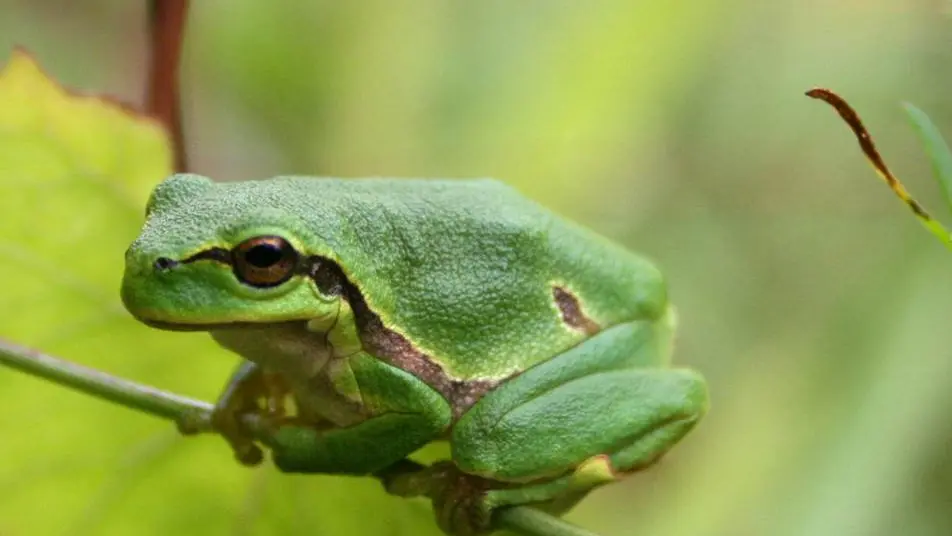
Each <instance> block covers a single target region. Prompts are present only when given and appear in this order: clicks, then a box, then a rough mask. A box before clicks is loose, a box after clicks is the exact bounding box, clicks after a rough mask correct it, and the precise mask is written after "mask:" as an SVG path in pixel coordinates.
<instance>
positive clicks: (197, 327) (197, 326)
mask: <svg viewBox="0 0 952 536" xmlns="http://www.w3.org/2000/svg"><path fill="white" fill-rule="evenodd" d="M137 320H139V322H142V323H143V324H145V325H147V326H149V327H150V328H155V329H161V330H163V331H220V330H228V329H264V328H269V327H273V326H279V325H284V324H298V323H305V322H307V321H306V320H284V321H281V322H245V321H242V322H206V323H201V322H195V323H182V322H166V321H164V320H150V319H147V318H137Z"/></svg>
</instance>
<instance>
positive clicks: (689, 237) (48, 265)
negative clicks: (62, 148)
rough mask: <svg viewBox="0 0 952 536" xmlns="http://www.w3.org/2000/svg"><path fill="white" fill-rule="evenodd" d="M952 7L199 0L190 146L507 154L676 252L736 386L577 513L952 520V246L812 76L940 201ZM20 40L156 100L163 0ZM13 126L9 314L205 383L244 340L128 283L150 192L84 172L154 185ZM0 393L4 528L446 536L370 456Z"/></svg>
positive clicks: (152, 369)
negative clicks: (939, 137)
mask: <svg viewBox="0 0 952 536" xmlns="http://www.w3.org/2000/svg"><path fill="white" fill-rule="evenodd" d="M947 12H948V6H947V4H946V3H945V2H940V1H938V0H908V1H897V0H863V1H858V0H850V1H842V2H828V1H823V0H805V1H802V2H777V1H767V2H761V1H756V0H722V1H719V2H718V1H713V0H683V1H680V2H665V1H662V0H638V1H633V0H588V1H584V2H583V1H581V0H533V1H528V2H507V1H504V0H486V1H481V2H438V1H435V0H402V1H400V2H397V3H394V2H391V1H388V0H368V1H364V2H342V1H331V0H321V1H314V2H308V3H304V2H298V3H278V2H252V1H249V0H243V1H238V0H228V1H226V0H204V1H202V2H195V3H194V6H193V9H192V14H191V19H190V22H189V27H188V38H187V43H186V51H185V52H186V56H185V63H184V65H183V78H184V80H183V86H184V94H185V112H186V131H187V143H188V148H189V153H190V157H191V160H192V162H193V164H194V168H195V171H198V172H202V173H206V174H209V175H211V176H213V177H216V178H218V179H221V180H231V179H245V178H257V177H265V176H269V175H274V174H279V173H292V172H293V173H309V174H322V175H337V176H368V175H395V176H428V177H429V176H432V177H457V176H494V177H497V178H501V179H504V180H506V181H508V182H510V183H512V184H513V185H515V186H516V187H518V188H519V189H521V190H522V191H524V192H525V193H526V194H527V195H529V196H531V197H533V198H535V199H538V200H539V201H541V202H543V203H545V204H547V205H549V206H551V207H552V208H554V209H556V210H557V211H559V212H561V213H562V214H565V215H566V216H568V217H571V218H574V219H578V220H580V221H582V222H584V223H586V224H587V225H589V226H591V227H593V228H595V229H597V230H599V231H601V232H603V233H604V234H606V235H608V236H610V237H612V238H615V239H617V240H619V241H622V242H624V243H626V244H628V245H630V246H631V247H632V248H635V249H637V250H639V251H643V252H645V253H647V254H648V255H650V256H652V257H653V258H655V259H656V260H657V261H658V262H659V263H660V264H661V265H662V266H663V267H664V269H665V271H666V273H667V274H668V276H669V279H670V283H671V289H672V291H671V292H672V296H673V299H674V300H675V302H676V303H677V304H678V306H679V310H680V313H681V324H682V329H681V332H680V333H681V335H680V338H679V344H678V351H677V357H676V358H677V360H678V361H679V362H680V363H682V364H686V365H690V366H693V367H696V368H698V369H700V370H702V371H703V372H704V373H705V374H706V375H707V376H708V377H709V379H710V382H711V390H712V399H713V409H712V412H711V413H710V415H709V417H708V418H707V419H706V420H705V421H704V422H703V424H702V425H701V426H700V427H699V428H698V429H697V431H696V432H694V433H693V434H692V435H690V436H689V437H688V438H687V439H686V440H685V441H684V442H683V443H682V444H681V445H680V446H678V447H677V448H676V449H675V450H674V451H673V452H672V453H671V454H670V456H669V457H668V458H667V459H666V460H665V462H664V463H662V464H661V465H660V466H658V467H656V468H654V469H652V470H651V471H648V472H646V473H645V474H642V475H639V476H637V477H635V478H631V479H629V480H628V481H626V482H624V483H622V484H618V485H614V486H611V487H608V488H605V489H604V490H601V491H599V492H597V493H595V494H593V495H592V496H591V497H590V498H589V499H587V500H586V501H585V502H584V503H582V504H581V505H580V506H579V507H578V508H577V509H576V510H575V511H573V512H572V513H571V514H570V515H569V519H571V520H573V521H575V522H578V523H580V524H583V525H585V526H586V527H589V528H591V529H593V530H597V531H600V532H602V533H604V534H606V535H622V534H631V535H633V536H639V535H652V536H681V535H684V536H688V535H690V536H702V535H732V536H736V535H766V534H769V535H771V536H778V535H810V536H822V535H830V536H850V535H856V536H859V535H863V536H867V535H874V536H875V535H884V536H885V535H893V534H903V535H945V534H950V533H952V519H950V517H949V515H948V512H949V508H950V506H952V453H950V451H949V449H948V448H947V445H949V444H952V419H950V418H949V416H948V415H949V413H948V410H949V408H950V407H952V388H950V387H952V348H950V344H949V342H950V339H949V336H948V318H949V314H948V311H950V310H952V269H950V266H952V259H950V258H949V256H948V252H947V251H945V250H943V248H942V247H941V245H940V244H938V243H937V242H936V241H934V240H933V239H932V237H930V236H928V234H927V233H925V232H923V231H922V230H921V229H920V228H919V226H918V224H917V223H916V222H915V221H914V220H913V218H912V217H911V216H910V215H909V214H908V213H907V211H906V210H905V208H904V207H902V205H901V204H899V203H898V202H897V201H896V200H895V199H893V198H892V196H891V194H890V193H889V192H888V190H887V189H886V188H885V187H884V186H883V185H882V184H879V183H878V182H877V179H875V177H874V175H873V174H872V172H871V171H870V170H869V169H868V167H867V164H866V163H865V161H864V160H863V157H862V156H861V155H860V153H859V151H858V150H857V148H856V146H855V141H854V140H853V138H852V135H851V134H850V133H849V132H848V131H847V130H846V128H845V127H844V126H843V125H842V123H841V122H840V121H839V119H838V118H836V117H835V116H834V114H832V112H831V111H830V110H829V109H827V108H826V107H825V106H824V105H822V104H818V103H816V102H814V101H810V100H809V99H807V98H805V97H803V91H804V90H806V89H808V88H809V87H812V86H814V85H824V86H827V87H832V88H834V89H836V90H837V91H838V92H840V93H841V94H842V95H844V96H845V97H846V98H847V99H848V100H850V102H851V103H852V104H853V105H854V106H856V107H857V108H858V109H859V111H860V113H861V114H862V116H863V118H864V120H865V121H866V123H867V126H869V128H870V129H871V131H872V132H873V135H874V136H875V137H876V138H877V141H878V142H879V145H880V147H881V149H882V150H883V153H884V154H885V156H886V158H887V160H888V161H889V162H890V164H891V165H892V167H893V168H894V170H896V171H897V173H898V174H899V175H900V176H901V177H902V178H903V179H904V181H905V182H906V183H907V185H908V186H909V187H910V189H911V190H912V191H913V192H914V193H915V194H916V195H917V196H918V197H919V198H921V199H922V200H923V201H924V202H925V204H926V205H928V206H931V207H933V210H934V211H935V212H936V213H938V214H939V215H940V216H945V215H946V214H945V213H943V212H942V211H941V210H940V209H941V207H942V204H941V201H939V199H940V195H939V189H938V187H937V186H936V185H935V183H934V182H933V181H932V180H931V178H930V177H929V167H928V161H927V159H926V158H925V156H924V154H923V153H922V151H921V148H920V147H919V146H918V143H917V140H916V138H915V136H914V135H913V134H912V130H911V129H910V128H909V126H908V124H907V123H906V120H905V118H904V116H903V114H902V112H901V110H900V108H899V106H898V103H899V101H901V100H910V101H912V102H915V103H916V104H917V105H918V106H920V107H921V108H922V109H924V110H925V111H927V112H928V113H929V115H930V116H931V117H932V119H933V120H934V121H935V122H936V124H937V125H938V126H939V127H940V128H941V129H942V130H943V131H945V132H946V134H947V135H950V134H949V133H952V101H950V99H949V97H948V96H949V88H950V83H952V70H950V69H949V68H948V67H949V65H950V59H952V48H950V47H949V44H950V39H952V28H950V24H952V19H950V17H948V16H947V15H948V13H947ZM14 45H23V46H25V47H27V48H29V49H30V50H31V51H32V52H33V53H34V54H35V56H36V57H37V58H38V60H39V61H40V62H41V64H42V65H43V66H44V68H45V69H46V70H47V72H49V73H51V74H52V75H53V76H55V77H56V78H57V79H58V80H60V81H61V82H63V83H64V84H66V85H67V86H68V87H71V88H75V89H77V90H80V91H85V92H101V91H105V92H107V93H111V94H114V95H116V96H118V97H120V98H122V99H124V100H127V101H130V102H133V103H137V102H140V101H141V95H142V87H143V79H144V72H145V58H146V57H147V56H146V55H147V50H146V41H145V7H144V2H129V1H128V0H108V1H107V0H87V1H84V2H82V3H79V2H68V1H65V0H55V1H54V0H44V1H27V0H4V1H3V2H0V54H2V55H4V56H5V55H6V52H4V51H8V50H11V49H12V47H13V46H14ZM4 61H5V60H4ZM7 105H8V103H4V102H0V109H2V108H3V107H4V106H7ZM11 139H12V136H11V134H10V132H9V131H8V130H0V155H2V154H6V155H7V157H6V158H9V157H10V155H14V156H18V157H19V158H20V160H19V161H18V162H19V164H18V165H13V164H11V163H10V162H11V161H10V160H4V159H3V158H0V233H2V234H0V263H2V266H0V279H2V281H3V287H2V288H3V292H2V297H0V336H3V337H5V338H10V339H14V340H16V341H18V342H20V343H23V344H28V345H32V346H35V347H38V348H42V349H44V350H46V351H48V352H50V353H54V354H56V355H60V356H63V357H66V358H69V359H73V360H76V361H79V362H82V363H85V364H89V365H93V366H97V367H101V368H104V369H107V370H109V371H111V372H114V373H117V374H120V375H124V376H128V377H131V378H133V379H137V380H140V381H145V382H148V383H151V384H154V385H157V386H159V387H162V388H167V389H172V390H175V391H177V392H182V393H184V394H187V395H191V396H195V397H201V398H205V399H212V398H214V397H215V396H216V394H217V391H218V389H219V388H220V387H221V385H222V383H223V382H224V380H225V378H226V376H227V374H228V371H229V370H230V368H231V366H232V364H233V362H234V359H233V358H232V357H231V356H229V355H227V354H226V353H225V352H224V351H222V350H220V349H217V348H216V347H215V346H214V345H213V344H212V343H211V342H210V341H209V340H208V339H207V337H204V336H202V335H200V334H169V333H158V332H154V331H151V330H149V329H148V328H145V327H142V326H139V325H137V324H135V323H134V322H133V321H131V320H130V319H128V318H127V317H126V316H125V315H124V314H123V312H122V310H121V307H120V305H119V302H118V296H117V294H116V292H115V289H116V287H117V285H118V279H119V275H120V273H121V269H122V266H121V263H122V252H123V250H122V248H123V247H124V246H123V245H122V244H124V243H125V242H126V241H128V240H129V239H131V237H132V236H134V235H135V232H136V230H137V226H138V225H139V223H140V218H141V212H140V209H139V208H137V207H139V206H141V204H142V203H143V202H144V196H145V193H144V192H145V191H146V190H147V188H146V187H145V185H142V186H143V187H142V188H138V187H137V188H133V189H129V190H127V193H128V194H129V195H128V197H124V196H115V195H114V196H112V197H108V196H103V195H100V196H98V197H96V196H90V193H89V189H90V188H94V187H95V188H105V189H107V190H108V189H111V188H115V183H112V182H108V181H113V180H117V181H124V180H131V179H130V177H129V176H128V175H126V174H124V173H123V169H122V168H115V169H114V170H113V171H115V173H113V174H112V175H104V176H100V177H99V178H101V179H102V181H103V182H98V183H95V186H93V182H95V181H92V182H88V183H87V182H76V181H79V180H80V179H79V178H77V177H83V176H84V175H82V174H78V175H76V176H75V177H73V179H76V181H72V179H71V181H72V182H70V181H66V182H63V181H60V182H57V180H56V179H58V178H60V177H57V176H52V175H49V174H48V175H42V174H41V173H39V172H37V171H36V169H40V170H49V169H50V167H49V165H48V164H49V161H48V160H45V159H43V158H44V157H43V155H42V154H40V153H38V156H37V158H36V161H35V162H34V163H35V164H36V168H30V167H29V166H24V165H23V163H24V162H25V161H26V160H27V159H25V158H23V155H24V154H25V153H22V152H19V151H12V150H10V147H11V145H10V143H11V142H10V140H11ZM47 149H48V148H47ZM115 149H116V150H117V151H118V150H119V148H115ZM160 167H161V166H159V168H160ZM157 169H158V168H157ZM31 170H32V171H31ZM159 178H160V177H155V180H156V181H157V180H159ZM83 184H86V186H82V185H83ZM123 184H124V183H123ZM112 193H113V194H114V193H116V192H115V190H112ZM107 197H108V200H109V201H108V202H106V201H104V199H106V198H107ZM97 200H98V201H97ZM97 203H99V204H97ZM24 229H28V230H29V232H30V233H32V234H31V235H30V237H31V238H29V240H27V239H24V238H23V235H22V233H23V232H24ZM97 233H101V234H97ZM14 234H16V236H14ZM44 248H45V249H44ZM36 251H45V252H47V253H45V254H43V255H40V254H37V253H36ZM0 404H2V410H0V460H2V461H0V535H2V536H17V535H27V534H29V535H34V534H130V533H142V534H165V533H177V534H210V535H212V534H288V533H308V534H435V531H434V529H433V528H432V523H431V520H430V517H429V516H430V514H429V511H428V509H427V507H426V505H425V504H423V503H417V502H410V501H401V500H398V499H392V498H389V497H386V496H385V495H384V494H383V492H382V491H381V490H380V488H379V486H378V485H377V484H376V483H374V482H372V481H369V480H358V479H345V478H325V477H312V478H303V477H288V476H282V475H279V474H277V473H276V472H274V471H272V470H270V469H261V470H257V471H249V470H246V469H242V468H239V467H237V466H236V465H235V464H234V463H233V462H232V460H231V458H230V456H229V454H228V451H227V449H226V448H225V446H224V444H223V443H222V442H221V441H219V440H215V439H214V438H202V439H191V440H183V439H178V438H176V436H175V434H174V432H173V431H172V430H171V429H170V427H169V425H167V424H166V423H162V422H156V421H154V420H151V419H149V418H146V417H142V416H140V415H137V414H133V413H131V412H129V411H128V410H124V409H121V408H117V407H112V406H110V405H108V404H104V403H101V402H98V401H95V400H90V399H88V398H86V397H83V396H81V395H77V394H74V393H71V392H67V391H65V390H64V389H62V388H59V387H56V386H53V385H48V384H45V383H43V382H40V381H37V380H35V379H32V378H27V377H24V376H21V375H19V374H17V373H14V372H11V371H5V370H0Z"/></svg>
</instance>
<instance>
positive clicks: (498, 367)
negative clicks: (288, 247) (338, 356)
mask: <svg viewBox="0 0 952 536" xmlns="http://www.w3.org/2000/svg"><path fill="white" fill-rule="evenodd" d="M192 194H197V195H192ZM150 205H151V206H152V214H151V217H150V218H149V220H148V222H147V224H146V226H145V228H144V229H143V231H142V234H141V236H139V238H138V239H137V240H136V241H135V243H133V245H132V247H131V248H130V250H129V253H128V256H127V266H128V268H129V270H130V271H131V272H133V273H136V272H138V271H139V270H142V271H143V272H144V275H145V277H141V278H139V279H137V283H136V285H135V287H134V288H133V287H132V286H131V285H128V284H127V285H126V287H125V288H126V289H128V290H129V292H135V293H136V295H135V296H132V297H131V299H132V300H134V301H135V303H136V304H138V311H139V312H140V313H141V314H143V315H145V316H148V317H150V318H153V319H159V320H162V319H166V320H169V321H171V322H180V323H182V322H229V321H238V320H245V321H250V322H258V321H263V320H280V319H294V318H302V317H304V318H306V317H308V313H309V312H310V311H312V308H310V307H309V304H308V303H306V302H307V300H306V299H304V298H303V297H301V296H298V294H297V293H296V291H295V292H292V295H293V296H292V297H293V299H282V300H278V301H266V300H263V299H260V298H258V299H249V297H250V296H251V295H255V296H258V295H261V296H264V294H261V293H249V292H244V291H245V290H246V289H242V288H240V287H236V286H235V285H230V284H229V283H228V282H219V281H211V282H209V281H207V280H206V278H189V279H187V280H186V279H184V278H177V279H175V280H174V281H173V280H171V278H164V279H161V278H150V277H149V271H150V270H151V266H152V263H153V262H154V261H155V259H156V258H157V257H159V256H166V257H171V258H173V259H174V258H184V257H186V256H188V255H189V254H191V253H194V252H197V251H200V250H202V249H206V248H208V247H209V246H210V245H222V246H226V247H227V246H229V245H231V244H232V243H234V242H235V241H237V240H239V237H240V238H244V236H242V235H250V234H254V233H255V232H258V231H261V230H264V229H267V228H268V227H272V228H274V229H276V230H278V231H280V233H281V234H282V235H289V236H285V238H288V239H289V240H290V241H291V242H292V243H297V244H300V245H301V247H302V248H303V249H304V250H305V251H307V252H309V253H312V254H318V255H322V256H325V257H329V258H331V259H333V260H335V261H337V262H338V264H340V265H341V267H342V268H343V269H344V271H345V273H346V274H347V276H348V279H350V280H351V281H352V282H353V283H355V284H356V285H357V287H358V288H359V289H360V290H361V292H362V293H363V295H364V296H365V298H366V299H367V302H368V305H369V306H370V308H371V309H372V310H374V311H375V312H376V313H377V314H379V315H380V316H381V318H382V320H383V321H384V323H385V324H387V325H389V326H393V327H395V328H396V329H397V330H398V331H401V332H402V333H403V334H404V335H406V336H407V337H408V338H409V339H410V340H412V341H413V342H414V344H415V345H416V346H417V348H419V349H421V350H422V351H424V352H425V353H427V354H429V355H431V356H434V358H435V359H436V360H438V361H439V362H440V364H442V365H443V366H444V367H445V368H446V369H447V371H449V372H450V373H452V374H453V375H454V376H456V377H459V378H462V379H470V378H504V377H507V376H508V375H509V374H511V373H513V372H516V371H521V370H525V369H526V368H528V367H530V366H532V365H534V364H536V363H539V362H540V361H543V360H545V359H548V358H550V357H552V356H553V355H555V354H556V353H558V352H560V351H562V350H564V349H566V348H568V347H570V346H573V345H574V344H576V343H578V342H579V341H580V340H581V339H582V338H584V336H583V335H582V334H579V333H578V332H577V331H575V330H571V329H568V328H566V326H565V325H564V323H563V322H561V321H560V317H559V315H558V314H554V313H556V312H557V310H556V308H555V306H554V304H553V301H552V291H551V286H552V284H553V283H560V282H561V283H563V284H565V285H567V286H568V288H570V289H571V290H572V291H573V292H574V293H575V294H576V295H577V296H579V297H580V299H581V300H582V301H583V302H584V304H585V308H586V313H587V315H588V316H589V317H590V318H591V319H592V320H594V321H595V322H596V323H598V324H599V325H601V326H611V325H614V324H617V323H620V322H625V321H629V320H634V319H656V318H660V317H661V315H662V314H663V313H664V311H665V308H666V307H667V297H666V294H665V286H664V284H663V282H662V276H661V273H660V272H659V271H658V270H657V269H656V268H655V267H654V266H652V265H651V264H650V263H648V262H647V261H645V260H644V259H642V258H640V257H637V256H635V255H634V254H632V253H629V252H628V251H626V250H624V249H623V248H621V247H619V246H617V245H615V244H613V243H611V242H609V241H607V240H605V239H604V238H602V237H600V236H598V235H596V234H594V233H592V232H590V231H588V230H586V229H583V228H581V227H579V226H577V225H574V224H572V223H570V222H567V221H566V220H564V219H561V218H558V217H556V216H554V215H553V214H552V213H550V212H548V211H546V210H545V209H543V208H542V207H540V206H539V205H537V204H536V203H533V202H532V201H529V200H527V199H526V198H524V197H522V196H520V195H518V194H517V193H516V192H515V191H514V190H512V189H511V188H509V187H508V186H506V185H504V184H502V183H500V182H497V181H494V180H472V181H440V180H388V179H358V180H336V179H315V178H307V177H298V178H294V177H282V178H276V179H271V180H267V181H248V182H235V183H221V184H213V183H210V182H204V181H200V179H186V180H182V179H173V180H172V181H170V182H166V183H165V184H163V185H160V186H159V187H158V189H157V190H156V192H155V194H154V195H153V200H152V202H151V203H150ZM143 272H138V273H143ZM207 279H212V280H214V279H215V278H214V276H213V275H211V274H208V276H207ZM170 287H177V288H170ZM236 290H237V294H238V295H234V292H235V291H236ZM150 302H152V303H150ZM266 304H267V305H266ZM302 313H303V314H302Z"/></svg>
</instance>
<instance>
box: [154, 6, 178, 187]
mask: <svg viewBox="0 0 952 536" xmlns="http://www.w3.org/2000/svg"><path fill="white" fill-rule="evenodd" d="M187 13H188V0H150V1H149V38H150V42H151V55H152V58H151V61H150V62H149V82H148V88H147V90H146V91H147V93H146V112H147V113H148V114H149V115H151V116H153V117H155V118H156V119H158V120H159V121H161V122H162V124H163V125H165V128H166V129H167V130H168V132H169V136H171V138H172V148H173V150H174V151H175V170H176V171H179V172H182V171H186V169H187V164H186V158H185V142H184V139H183V134H182V112H181V107H180V104H179V76H178V74H179V58H180V57H181V53H182V38H183V37H184V35H185V19H186V16H187Z"/></svg>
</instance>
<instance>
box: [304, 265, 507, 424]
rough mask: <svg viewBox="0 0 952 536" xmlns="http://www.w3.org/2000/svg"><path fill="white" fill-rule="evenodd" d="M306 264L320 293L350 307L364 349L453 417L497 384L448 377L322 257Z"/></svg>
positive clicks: (337, 268) (339, 269) (336, 268)
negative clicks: (412, 379) (430, 394)
mask: <svg viewBox="0 0 952 536" xmlns="http://www.w3.org/2000/svg"><path fill="white" fill-rule="evenodd" d="M308 264H309V266H310V267H309V268H308V270H307V274H308V276H309V277H310V278H311V279H313V280H314V282H315V283H316V284H317V287H318V289H319V290H320V291H321V293H323V294H325V295H327V296H335V295H338V296H342V297H343V298H344V299H345V300H347V302H348V303H349V304H350V308H351V309H352V310H353V312H354V320H355V321H356V323H357V332H358V333H359V334H360V341H361V343H362V344H363V347H364V349H365V350H367V351H368V352H370V353H371V354H372V355H374V356H375V357H378V358H380V359H383V360H385V361H387V362H388V363H390V364H391V365H393V366H395V367H398V368H400V369H403V370H405V371H407V372H409V373H410V374H413V375H414V376H416V377H417V378H420V380H422V381H423V382H424V383H426V384H427V385H429V386H430V387H432V388H433V389H435V390H436V391H437V392H439V393H440V394H441V395H443V397H444V398H445V399H446V400H447V401H448V402H449V403H450V405H451V406H452V408H453V413H454V415H455V416H456V417H459V416H460V415H462V414H463V413H464V412H465V411H466V410H468V409H469V408H470V407H472V405H473V404H475V403H476V402H478V401H479V399H480V398H482V397H483V395H485V394H486V393H487V392H489V390H491V389H492V388H493V387H495V386H496V385H497V384H498V383H499V381H498V380H469V381H466V380H459V379H456V378H453V377H451V376H450V375H449V374H447V373H446V371H445V370H443V368H442V367H441V366H440V365H439V364H438V363H436V362H435V361H434V360H433V359H432V358H431V357H430V356H428V355H427V354H425V353H423V352H421V351H420V350H418V349H416V348H415V347H414V346H413V344H411V343H410V341H408V340H407V338H406V337H404V336H403V335H401V334H400V333H397V332H396V331H393V330H391V329H389V328H387V327H386V326H384V325H383V322H382V321H381V320H380V316H379V315H377V314H376V313H375V312H374V311H372V310H371V309H370V307H369V306H368V305H367V301H366V300H365V299H364V297H363V295H362V294H361V293H360V290H359V289H358V288H357V287H356V286H355V285H354V284H353V283H351V282H350V281H349V280H348V279H347V276H346V275H345V274H344V272H343V270H341V268H340V266H338V265H337V264H336V263H335V262H333V261H331V260H328V259H325V258H322V257H310V258H309V259H308Z"/></svg>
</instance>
